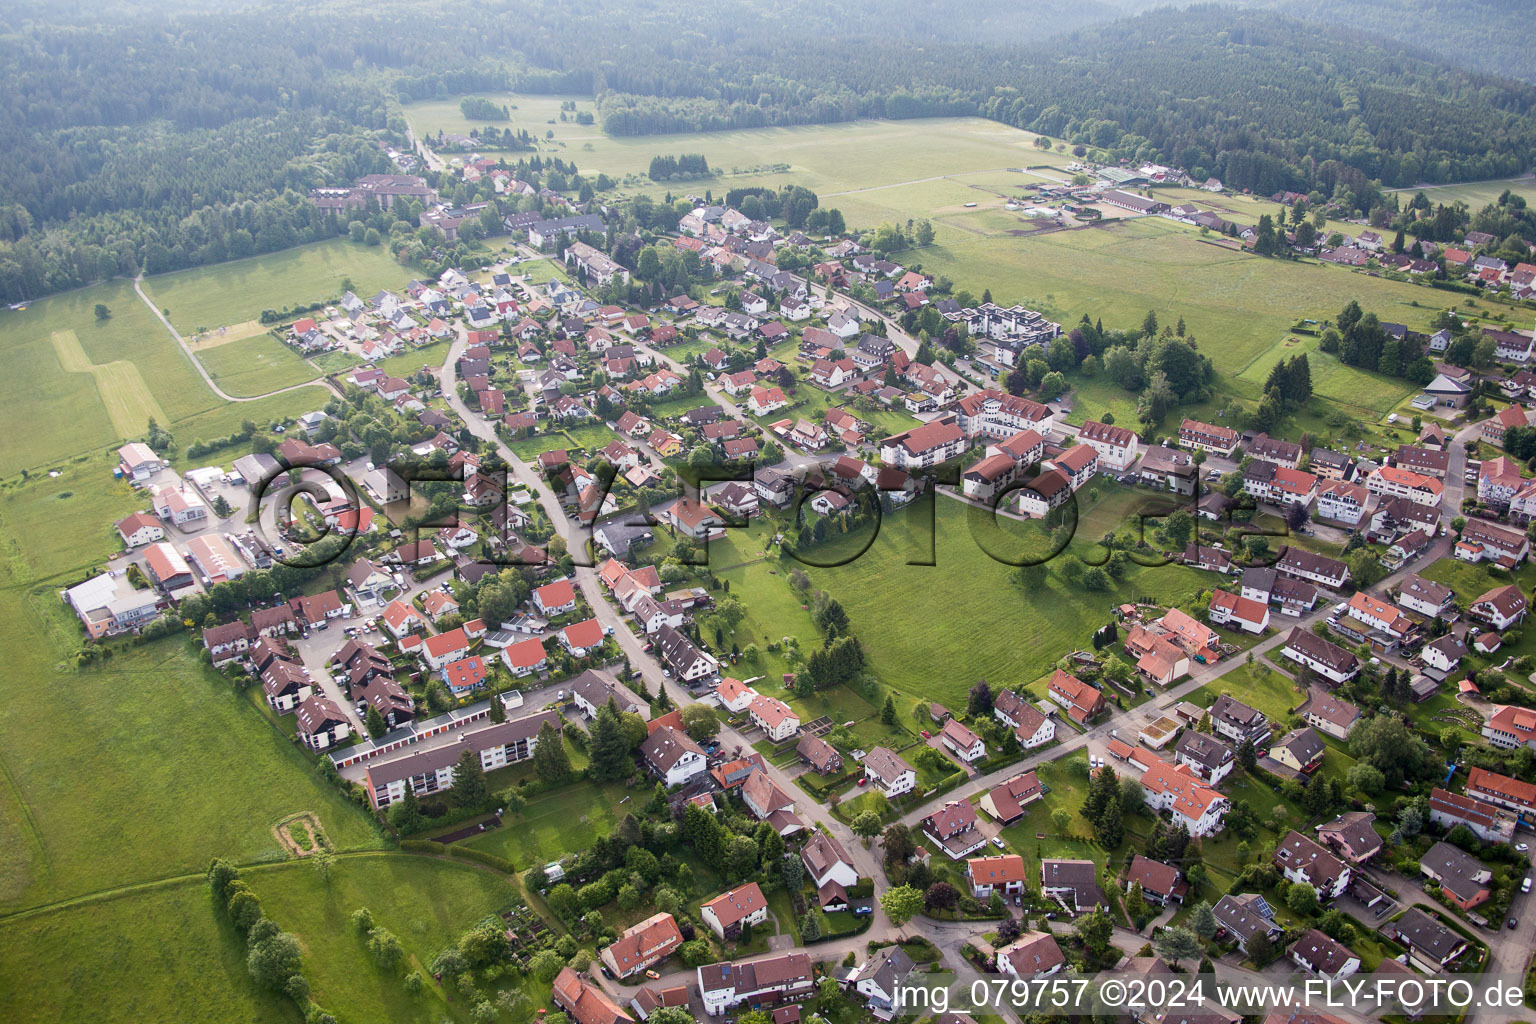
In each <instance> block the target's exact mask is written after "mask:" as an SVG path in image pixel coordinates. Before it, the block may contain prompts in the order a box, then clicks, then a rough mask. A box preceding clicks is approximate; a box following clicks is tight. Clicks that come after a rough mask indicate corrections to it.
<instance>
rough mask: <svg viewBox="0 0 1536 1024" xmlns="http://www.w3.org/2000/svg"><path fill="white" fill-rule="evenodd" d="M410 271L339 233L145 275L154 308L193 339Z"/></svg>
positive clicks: (392, 283)
mask: <svg viewBox="0 0 1536 1024" xmlns="http://www.w3.org/2000/svg"><path fill="white" fill-rule="evenodd" d="M409 277H410V272H409V271H408V270H407V269H406V268H405V267H402V266H400V264H399V263H396V262H395V259H394V257H393V256H391V255H390V252H389V249H388V248H387V247H386V246H382V245H372V246H368V245H357V244H355V243H353V242H351V241H350V240H348V239H345V238H336V239H332V240H330V241H327V242H316V243H314V244H313V245H301V246H299V247H297V248H294V249H284V250H283V251H281V252H274V253H267V254H265V255H262V256H252V257H250V258H249V259H243V260H234V261H233V262H230V263H217V264H214V265H213V266H208V267H194V268H192V269H190V270H178V271H175V272H174V273H170V274H157V275H155V276H154V277H147V278H145V279H144V291H145V292H147V293H148V294H149V296H150V297H151V298H152V299H154V301H155V305H157V306H159V307H160V308H162V309H168V310H170V313H169V316H170V319H171V323H173V324H175V325H176V329H177V330H179V331H181V333H182V334H184V335H187V336H188V337H190V336H191V335H192V334H194V333H201V332H203V331H205V330H211V329H213V328H216V327H225V326H228V325H230V324H239V323H244V322H245V321H247V320H255V319H256V318H257V317H259V316H260V315H261V311H262V310H264V309H282V308H283V307H285V306H295V305H307V304H309V303H311V302H319V301H322V300H325V299H332V298H338V297H340V295H341V293H342V291H343V290H344V289H343V288H342V283H343V282H344V281H348V280H350V281H351V282H352V290H353V291H355V292H357V294H359V295H363V296H365V297H366V296H368V295H372V294H373V293H374V292H376V291H378V290H379V289H381V288H399V287H400V286H401V285H403V284H404V283H405V282H406V280H408V279H409Z"/></svg>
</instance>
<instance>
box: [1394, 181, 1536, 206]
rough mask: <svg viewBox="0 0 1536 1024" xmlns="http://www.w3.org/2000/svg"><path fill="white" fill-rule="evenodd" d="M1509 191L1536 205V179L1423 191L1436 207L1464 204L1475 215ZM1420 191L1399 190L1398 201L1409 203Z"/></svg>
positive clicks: (1413, 189) (1437, 186) (1435, 186)
mask: <svg viewBox="0 0 1536 1024" xmlns="http://www.w3.org/2000/svg"><path fill="white" fill-rule="evenodd" d="M1505 189H1508V190H1509V191H1510V192H1513V193H1514V194H1515V195H1517V196H1525V198H1526V200H1527V202H1533V203H1536V178H1532V177H1524V178H1509V179H1505V180H1499V181H1474V182H1470V183H1467V184H1462V185H1431V186H1429V187H1428V188H1425V189H1422V191H1423V193H1424V194H1425V195H1426V196H1427V197H1429V201H1430V202H1431V203H1434V204H1436V205H1439V204H1440V203H1455V202H1462V203H1466V204H1467V208H1468V209H1470V210H1471V211H1472V212H1473V213H1476V212H1477V211H1478V210H1481V209H1482V208H1483V207H1484V206H1487V205H1488V204H1489V203H1493V202H1497V201H1498V198H1499V196H1500V195H1502V194H1503V193H1504V191H1505ZM1420 191H1421V190H1420V189H1417V188H1404V189H1398V190H1397V196H1398V199H1399V200H1400V201H1401V202H1403V203H1405V204H1406V203H1407V202H1408V201H1409V200H1411V199H1412V198H1413V197H1414V196H1415V195H1416V194H1417V193H1418V192H1420Z"/></svg>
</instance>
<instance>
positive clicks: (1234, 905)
mask: <svg viewBox="0 0 1536 1024" xmlns="http://www.w3.org/2000/svg"><path fill="white" fill-rule="evenodd" d="M1211 909H1212V910H1213V911H1214V912H1215V914H1216V923H1217V924H1218V925H1219V926H1220V927H1221V928H1222V929H1223V930H1224V931H1225V932H1226V933H1227V936H1228V937H1230V938H1231V939H1233V940H1235V941H1236V942H1237V946H1238V948H1239V949H1241V950H1243V951H1244V952H1247V949H1248V943H1249V942H1251V941H1253V938H1254V936H1257V935H1263V936H1264V937H1265V938H1266V939H1268V940H1269V941H1271V942H1273V941H1275V940H1277V939H1279V938H1280V936H1281V935H1282V934H1283V933H1284V929H1282V928H1281V927H1280V925H1279V923H1278V922H1276V921H1275V912H1274V909H1273V908H1271V907H1270V905H1269V904H1268V903H1267V902H1265V900H1264V897H1263V896H1261V895H1259V894H1258V893H1256V892H1245V893H1236V894H1231V893H1229V894H1228V895H1226V896H1223V897H1222V898H1221V899H1220V900H1218V901H1217V902H1216V905H1215V906H1214V907H1212V908H1211Z"/></svg>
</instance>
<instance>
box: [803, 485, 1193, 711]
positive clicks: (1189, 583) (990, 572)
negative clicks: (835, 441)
mask: <svg viewBox="0 0 1536 1024" xmlns="http://www.w3.org/2000/svg"><path fill="white" fill-rule="evenodd" d="M1085 491H1086V489H1085ZM1081 496H1082V500H1083V503H1084V505H1085V506H1086V505H1087V503H1088V500H1089V499H1088V496H1087V495H1086V493H1083V494H1082V495H1081ZM1144 497H1150V494H1146V495H1143V494H1142V493H1140V492H1132V491H1127V490H1123V489H1119V488H1114V489H1105V492H1104V496H1103V500H1104V501H1105V502H1106V503H1111V502H1112V503H1111V504H1108V506H1107V507H1106V508H1105V509H1104V510H1103V511H1102V512H1097V513H1096V511H1095V510H1094V509H1091V508H1085V509H1084V511H1083V512H1082V513H1080V516H1081V522H1082V525H1080V526H1079V527H1078V529H1077V538H1078V539H1077V540H1075V541H1073V542H1072V544H1071V547H1070V548H1069V550H1070V551H1071V552H1073V553H1080V554H1082V555H1083V556H1085V557H1087V558H1093V557H1095V551H1094V545H1093V543H1092V542H1093V541H1094V540H1096V539H1097V538H1098V537H1100V536H1102V535H1103V533H1104V532H1105V531H1106V530H1107V529H1109V528H1110V527H1112V526H1113V525H1114V524H1116V523H1119V522H1123V521H1124V519H1125V516H1126V515H1127V513H1128V512H1129V510H1130V508H1132V507H1133V506H1134V505H1135V504H1138V503H1139V502H1140V500H1144ZM936 500H937V505H936V507H935V508H934V518H933V529H932V531H931V532H930V531H929V530H928V529H927V527H926V526H925V523H926V522H927V518H926V517H927V515H928V512H927V511H926V508H927V507H926V505H925V504H924V503H922V502H918V503H915V504H914V505H913V506H911V507H909V508H908V509H906V510H905V511H903V512H900V513H898V514H897V515H895V516H893V517H891V518H890V519H889V520H888V521H887V522H885V523H884V524H883V525H882V528H881V531H880V535H879V537H878V538H876V540H875V541H874V543H873V544H872V545H870V547H869V549H868V551H866V552H864V553H863V554H862V555H859V554H857V546H858V545H861V544H862V543H863V540H862V539H856V538H848V541H849V543H850V545H851V548H850V550H848V551H845V552H839V551H838V549H837V547H836V545H835V544H829V545H827V546H824V547H820V548H816V549H814V550H813V552H812V553H811V554H812V556H813V557H815V558H816V559H817V560H818V561H823V562H825V561H835V560H839V556H841V557H847V558H851V560H850V561H847V562H846V564H842V565H838V566H837V567H835V568H811V567H807V568H805V571H806V572H807V573H808V574H809V575H810V577H811V580H812V582H813V583H814V585H815V586H817V587H819V588H821V589H824V590H826V591H827V592H828V593H830V594H831V595H832V596H833V597H835V598H837V600H838V601H839V602H841V603H842V605H843V607H844V608H845V609H846V610H847V611H848V615H849V617H850V619H851V620H852V623H853V628H854V631H855V632H857V634H858V635H859V638H860V640H861V641H862V642H863V645H864V649H865V651H866V653H867V654H868V656H869V660H870V664H871V666H872V667H873V669H874V671H875V672H876V674H877V675H879V677H880V679H881V680H882V681H883V682H885V683H886V684H887V685H889V686H891V687H893V688H894V689H897V690H899V691H901V692H902V693H904V694H908V695H910V696H914V697H923V698H926V699H929V700H936V701H939V702H941V703H944V704H949V705H950V706H955V705H957V704H964V703H965V694H966V692H967V691H968V690H969V689H970V687H971V686H972V685H973V684H974V683H975V682H976V680H977V679H978V678H982V677H985V678H986V679H987V680H988V681H989V682H991V683H992V684H993V685H994V686H1013V685H1017V684H1019V683H1021V682H1024V681H1028V680H1032V679H1036V678H1038V677H1039V676H1041V675H1042V674H1045V673H1046V672H1048V671H1049V670H1050V668H1051V667H1052V666H1053V665H1054V664H1055V662H1056V659H1057V658H1059V657H1060V656H1061V655H1062V654H1064V653H1066V652H1067V651H1070V650H1072V649H1073V648H1075V647H1080V646H1082V645H1084V644H1086V643H1087V642H1088V638H1089V636H1090V634H1091V633H1092V632H1093V631H1094V630H1095V629H1097V628H1098V627H1099V626H1101V625H1103V624H1104V623H1105V622H1107V621H1108V620H1109V615H1110V610H1111V609H1112V608H1113V607H1114V606H1115V605H1116V604H1118V603H1120V602H1122V601H1124V600H1126V599H1128V598H1129V597H1131V596H1132V595H1143V594H1144V595H1151V596H1153V597H1155V599H1156V600H1158V601H1159V602H1162V603H1178V602H1180V601H1183V600H1185V599H1187V598H1188V597H1189V596H1190V595H1191V594H1192V593H1194V591H1196V590H1198V589H1200V587H1201V585H1202V581H1201V577H1200V576H1199V574H1198V573H1197V572H1196V571H1195V570H1192V569H1185V568H1183V567H1181V566H1171V565H1170V566H1162V567H1158V568H1144V567H1139V566H1138V567H1133V568H1132V569H1131V570H1130V571H1129V572H1128V573H1127V575H1126V578H1125V579H1124V580H1123V581H1121V582H1119V583H1118V584H1117V585H1116V586H1115V587H1113V588H1112V589H1111V590H1109V591H1107V592H1104V593H1098V594H1093V593H1088V592H1086V591H1084V590H1082V589H1081V588H1080V587H1078V586H1076V585H1074V584H1070V583H1068V582H1067V581H1066V580H1064V579H1063V578H1062V577H1061V575H1060V570H1059V566H1058V565H1052V566H1051V567H1050V571H1049V576H1048V577H1047V580H1046V582H1045V583H1044V584H1043V585H1042V586H1040V587H1038V588H1035V589H1034V590H1032V591H1028V592H1026V590H1025V589H1024V588H1023V586H1022V585H1021V584H1019V583H1018V582H1017V577H1016V570H1015V569H1013V568H1012V567H1011V566H1009V565H1005V564H1004V563H1003V562H1000V561H997V560H995V559H994V558H993V557H991V556H989V554H988V553H987V552H988V551H992V552H995V553H996V554H998V555H1001V556H1004V557H1018V556H1019V555H1020V554H1021V553H1022V552H1023V551H1025V550H1030V551H1033V552H1035V553H1036V554H1037V555H1038V554H1041V553H1044V552H1045V551H1047V550H1050V549H1052V548H1053V547H1059V546H1060V543H1061V542H1062V541H1061V538H1057V539H1055V540H1053V541H1049V542H1048V541H1047V540H1046V539H1045V538H1043V536H1042V535H1041V532H1040V527H1039V526H1038V524H1022V523H1017V522H1014V521H1012V520H1007V519H1000V520H998V521H997V524H998V525H997V526H996V528H995V529H994V528H993V526H992V525H991V520H990V517H989V516H987V515H986V514H985V513H984V512H981V511H980V510H973V509H972V508H970V507H969V506H966V505H964V504H962V503H960V502H958V501H955V500H952V499H950V498H946V497H940V498H938V499H936ZM930 538H932V541H933V545H932V549H931V550H932V561H933V563H934V564H931V565H922V564H916V565H914V564H908V562H909V561H919V562H921V561H926V560H927V556H928V554H929V550H930V549H929V541H930ZM983 545H985V550H984V549H983ZM1098 552H1099V554H1098V557H1099V558H1102V549H1101V548H1100V549H1098ZM829 556H830V557H829ZM956 623H965V624H966V625H965V628H963V629H957V628H955V624H956Z"/></svg>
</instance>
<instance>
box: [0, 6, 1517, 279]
mask: <svg viewBox="0 0 1536 1024" xmlns="http://www.w3.org/2000/svg"><path fill="white" fill-rule="evenodd" d="M1488 2H1489V0H1480V2H1477V3H1472V4H1469V5H1460V6H1459V7H1458V9H1459V10H1462V11H1463V16H1464V18H1465V19H1467V20H1469V22H1477V21H1478V19H1479V18H1481V19H1482V23H1481V24H1480V25H1479V26H1478V27H1479V28H1481V29H1482V30H1483V33H1482V34H1483V36H1484V37H1486V35H1487V34H1488V33H1497V34H1498V35H1499V36H1500V38H1501V39H1507V40H1513V41H1514V42H1515V43H1518V44H1519V45H1520V46H1521V53H1522V54H1528V53H1529V52H1530V49H1529V46H1528V43H1529V36H1530V35H1531V34H1532V32H1533V29H1532V27H1531V25H1530V24H1527V23H1525V22H1527V21H1528V19H1525V20H1522V19H1505V20H1503V21H1501V22H1500V23H1499V24H1498V25H1497V26H1495V25H1492V24H1490V23H1489V22H1488V19H1489V18H1491V17H1493V16H1494V15H1495V14H1496V13H1497V12H1496V11H1494V10H1492V9H1488ZM1394 6H1401V5H1394ZM1149 7H1151V4H1150V3H1148V2H1145V0H1101V2H1097V3H1086V4H1071V3H1067V2H1065V0H1044V2H1042V3H1038V4H1027V5H1025V4H1010V3H1005V2H1003V0H979V2H978V3H976V4H974V5H968V6H967V8H966V10H965V12H964V13H963V16H959V17H957V16H956V12H955V10H954V9H953V8H952V7H949V6H941V5H940V4H938V3H937V2H936V0H890V2H883V3H875V2H874V0H853V2H849V3H842V4H838V5H835V6H829V5H825V4H815V3H810V2H808V0H791V2H788V3H780V4H772V5H769V4H760V3H749V2H747V0H719V2H710V3H705V2H704V0H680V2H677V3H673V4H668V5H665V6H664V7H656V6H654V5H648V4H638V3H635V2H633V0H607V2H599V3H592V4H585V5H570V4H565V3H556V2H554V0H531V2H528V3H519V4H516V5H508V4H500V3H495V2H492V3H478V4H470V3H468V2H467V0H443V2H435V3H430V4H429V3H426V2H425V0H400V2H397V3H389V4H369V5H364V4H350V3H347V2H342V3H335V4H325V5H323V6H318V7H314V8H305V7H290V6H285V7H284V8H283V9H282V11H281V12H280V14H276V15H274V11H275V8H274V6H273V5H272V4H271V3H270V2H269V0H253V2H247V3H230V4H226V5H209V4H194V3H192V2H190V0H170V2H168V3H157V4H148V3H142V2H138V0H120V2H118V3H115V4H108V5H106V6H105V7H103V6H101V5H88V4H85V3H81V2H69V0H66V2H64V3H50V4H44V3H40V2H35V0H23V2H21V3H19V4H15V5H11V10H10V11H9V12H8V13H7V14H6V15H5V19H6V21H5V22H4V23H3V24H4V30H3V31H0V73H3V75H4V80H5V81H6V83H7V89H5V90H4V91H3V92H0V294H4V295H5V296H6V297H7V298H9V299H11V300H13V301H14V300H15V299H17V298H28V297H36V296H38V295H42V294H46V293H48V292H52V291H57V290H60V289H64V288H70V287H74V286H77V285H80V284H84V283H88V282H90V281H93V280H98V279H101V278H103V277H108V276H113V275H117V274H131V273H134V272H137V271H139V270H143V271H146V272H157V271H164V270H172V269H177V268H180V267H187V266H195V265H199V264H206V263H213V262H219V261H222V260H227V259H233V258H238V257H240V256H245V255H250V254H254V253H260V252H268V251H272V250H276V249H280V248H285V247H288V246H291V245H295V244H298V243H301V242H306V241H312V240H315V239H319V238H324V237H329V236H331V235H333V234H338V233H342V232H345V231H346V229H347V225H346V224H345V223H336V222H334V221H333V220H331V219H327V218H325V217H322V216H321V215H320V214H319V213H318V212H317V211H316V210H315V208H314V207H313V205H312V204H310V203H309V202H308V200H307V198H306V196H307V193H308V191H309V189H311V188H313V187H316V186H319V185H329V184H345V183H347V182H350V181H351V180H352V179H354V178H356V177H357V176H358V175H361V174H367V173H371V172H378V171H383V170H386V169H388V159H387V157H386V156H385V154H384V151H383V149H382V148H381V145H380V144H381V143H388V144H393V145H397V146H407V145H408V144H409V140H408V139H407V137H406V134H405V132H406V128H405V122H404V120H403V118H402V117H401V116H400V115H399V113H398V106H397V105H398V104H399V103H402V102H410V101H413V100H420V99H426V98H443V99H457V98H460V97H464V96H466V95H468V96H474V97H478V96H479V95H482V94H487V93H493V92H498V91H499V92H505V91H508V90H522V91H529V92H578V93H588V94H591V95H594V96H595V97H596V99H597V101H598V108H599V113H600V122H601V126H602V128H603V130H604V131H607V132H609V133H611V134H615V135H651V134H659V133H665V132H684V131H689V132H691V131H701V130H703V131H707V130H717V129H726V128H740V127H757V126H765V125H788V124H809V123H828V122H837V121H847V120H853V119H857V118H867V117H885V118H912V117H923V116H940V115H979V116H983V117H988V118H993V119H995V120H998V121H1000V122H1003V123H1006V124H1010V125H1014V126H1017V127H1021V128H1027V129H1031V130H1034V131H1038V132H1043V133H1045V134H1048V135H1051V136H1053V137H1059V138H1064V139H1066V140H1067V141H1069V142H1071V143H1073V144H1075V145H1078V146H1081V147H1083V151H1084V152H1087V153H1091V154H1092V155H1094V156H1097V157H1100V158H1106V159H1111V160H1118V159H1122V158H1124V159H1129V160H1156V161H1158V162H1163V163H1169V164H1175V165H1177V166H1180V167H1183V168H1184V169H1186V170H1188V171H1189V172H1190V173H1191V174H1193V175H1195V176H1196V177H1200V176H1207V175H1209V176H1215V177H1219V178H1221V179H1222V180H1223V181H1224V182H1225V183H1226V184H1227V185H1228V186H1230V187H1235V188H1249V189H1252V190H1254V191H1255V192H1259V193H1265V194H1267V193H1273V192H1277V191H1281V190H1294V191H1312V190H1322V191H1324V192H1326V193H1330V194H1332V193H1334V192H1335V191H1336V190H1337V189H1339V188H1340V187H1341V186H1342V187H1343V188H1346V189H1348V190H1349V191H1350V192H1351V193H1352V194H1353V195H1354V196H1356V197H1362V196H1363V197H1369V196H1371V195H1373V194H1374V193H1375V190H1376V189H1377V188H1379V187H1401V186H1405V185H1412V184H1416V183H1419V182H1424V183H1441V182H1449V181H1458V180H1468V179H1482V178H1495V177H1502V176H1509V175H1514V174H1519V173H1522V172H1524V171H1526V170H1528V169H1530V168H1531V166H1532V165H1533V164H1536V86H1533V85H1531V84H1529V83H1526V82H1522V81H1518V80H1515V79H1508V78H1501V77H1496V76H1495V75H1493V74H1490V73H1489V71H1490V70H1491V71H1505V72H1514V73H1516V74H1520V73H1527V74H1528V73H1529V72H1528V71H1525V72H1522V70H1521V65H1520V63H1519V62H1518V61H1517V60H1515V59H1514V58H1513V57H1512V56H1510V55H1509V54H1508V49H1509V48H1508V47H1503V46H1502V44H1501V48H1499V49H1498V52H1497V53H1492V54H1490V53H1487V52H1483V53H1478V52H1475V51H1477V49H1478V48H1477V47H1476V46H1474V45H1473V44H1472V39H1473V38H1474V36H1473V35H1472V34H1469V33H1468V32H1458V31H1453V30H1452V29H1451V28H1450V27H1449V22H1448V21H1447V19H1448V17H1449V15H1448V14H1447V8H1446V6H1445V5H1436V4H1423V5H1414V10H1412V11H1407V12H1403V13H1402V15H1401V17H1399V18H1398V19H1397V20H1396V21H1393V20H1392V19H1391V18H1389V17H1388V15H1387V14H1386V13H1384V8H1383V5H1382V3H1381V0H1342V2H1341V3H1338V4H1333V5H1329V11H1330V13H1328V14H1327V15H1326V16H1325V15H1324V14H1323V13H1321V5H1307V4H1302V5H1300V6H1299V7H1298V6H1296V5H1290V6H1288V7H1287V8H1286V9H1287V10H1300V11H1303V12H1304V13H1308V14H1309V15H1311V16H1314V17H1315V18H1317V19H1318V20H1298V19H1296V18H1292V17H1289V16H1287V15H1285V14H1282V13H1278V12H1276V11H1274V10H1271V9H1268V5H1267V4H1265V3H1261V2H1257V0H1256V2H1255V3H1253V4H1252V5H1250V6H1249V7H1247V8H1233V7H1223V6H1195V7H1189V8H1185V9H1171V8H1162V9H1157V10H1150V11H1149V10H1148V8H1149ZM1314 8H1316V9H1314ZM1350 10H1354V11H1357V12H1358V13H1359V18H1358V19H1357V21H1355V22H1348V21H1347V20H1346V19H1345V18H1343V17H1342V16H1341V15H1340V14H1339V12H1340V11H1350ZM274 18H275V21H274ZM1341 22H1345V23H1344V24H1341ZM272 24H281V25H283V26H284V31H282V32H273V31H272V30H271V28H270V26H271V25H272ZM1365 30H1369V31H1374V32H1376V33H1380V34H1374V35H1373V34H1369V31H1365ZM1429 31H1439V32H1441V33H1442V34H1441V36H1439V37H1437V38H1438V39H1441V40H1443V42H1441V43H1439V44H1438V45H1437V46H1436V47H1435V49H1434V50H1433V52H1430V51H1429V50H1428V48H1427V47H1426V48H1422V49H1421V48H1418V46H1417V44H1416V43H1415V39H1416V38H1417V37H1419V36H1422V35H1423V33H1425V32H1429ZM1394 35H1395V37H1396V38H1391V36H1394ZM1498 53H1504V54H1505V56H1502V57H1501V56H1499V55H1498ZM1459 65H1465V66H1464V67H1463V66H1459ZM1469 68H1478V69H1480V70H1469ZM497 112H498V113H499V112H500V111H497ZM583 170H591V171H598V170H601V168H592V169H587V168H583ZM1366 205H1368V203H1367V204H1366Z"/></svg>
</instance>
